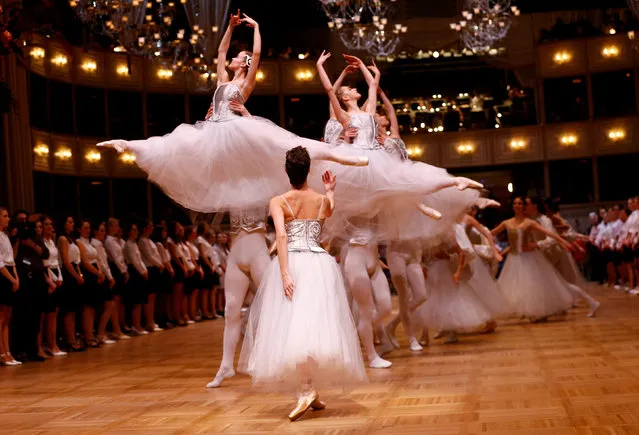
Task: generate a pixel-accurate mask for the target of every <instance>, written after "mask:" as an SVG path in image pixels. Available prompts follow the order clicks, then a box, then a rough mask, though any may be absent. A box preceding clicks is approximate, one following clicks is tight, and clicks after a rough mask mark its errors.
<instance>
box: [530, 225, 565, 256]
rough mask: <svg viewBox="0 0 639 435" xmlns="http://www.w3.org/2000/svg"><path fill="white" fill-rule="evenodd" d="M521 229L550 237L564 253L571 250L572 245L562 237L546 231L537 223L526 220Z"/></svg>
mask: <svg viewBox="0 0 639 435" xmlns="http://www.w3.org/2000/svg"><path fill="white" fill-rule="evenodd" d="M523 229H524V230H529V229H532V230H536V231H539V232H540V233H543V234H545V235H546V236H547V237H550V238H551V239H553V240H555V241H556V242H557V243H559V246H561V247H562V248H563V249H564V251H570V250H572V244H571V243H570V242H569V241H567V240H566V239H564V238H563V237H561V236H560V235H559V234H557V233H556V232H554V231H548V230H547V229H545V228H544V227H542V226H541V225H539V224H538V223H537V221H534V220H532V219H528V220H527V221H526V223H525V224H524V225H523Z"/></svg>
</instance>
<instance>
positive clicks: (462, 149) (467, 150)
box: [457, 143, 475, 156]
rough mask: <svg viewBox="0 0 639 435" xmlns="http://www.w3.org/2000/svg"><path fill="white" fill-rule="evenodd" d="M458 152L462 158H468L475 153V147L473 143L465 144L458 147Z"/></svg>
mask: <svg viewBox="0 0 639 435" xmlns="http://www.w3.org/2000/svg"><path fill="white" fill-rule="evenodd" d="M457 152H458V153H459V154H461V155H462V156H468V155H471V154H472V153H474V152H475V145H474V144H472V143H464V144H459V145H457Z"/></svg>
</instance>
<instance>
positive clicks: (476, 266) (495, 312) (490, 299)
mask: <svg viewBox="0 0 639 435" xmlns="http://www.w3.org/2000/svg"><path fill="white" fill-rule="evenodd" d="M470 267H471V269H472V271H473V274H472V276H471V277H470V279H469V280H468V285H469V286H470V287H471V288H472V289H473V290H474V291H475V294H476V295H477V297H478V298H479V300H481V301H482V302H483V304H484V305H485V306H486V308H488V311H490V314H491V315H492V316H493V318H497V317H508V316H511V315H512V314H514V313H515V311H514V310H513V308H511V307H510V304H509V303H508V301H507V300H506V297H505V296H504V294H503V293H502V292H501V289H500V288H499V285H498V284H497V281H496V280H495V278H493V277H492V275H491V273H490V269H489V266H488V265H487V264H486V262H485V261H484V260H483V259H482V258H481V257H479V256H477V257H475V259H473V260H472V262H471V263H470Z"/></svg>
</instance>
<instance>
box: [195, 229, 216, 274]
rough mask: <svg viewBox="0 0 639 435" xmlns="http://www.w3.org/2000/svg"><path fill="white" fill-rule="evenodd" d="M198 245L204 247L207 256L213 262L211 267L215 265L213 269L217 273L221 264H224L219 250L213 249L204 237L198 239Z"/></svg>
mask: <svg viewBox="0 0 639 435" xmlns="http://www.w3.org/2000/svg"><path fill="white" fill-rule="evenodd" d="M197 243H198V244H201V245H203V246H204V252H205V253H206V256H207V257H208V259H209V261H210V262H211V265H213V268H214V269H215V270H216V271H217V269H218V268H219V267H220V264H222V262H221V259H220V256H219V254H218V252H217V249H215V247H213V246H212V245H211V244H210V243H209V242H208V241H207V240H206V239H205V238H204V237H202V236H199V237H198V238H197Z"/></svg>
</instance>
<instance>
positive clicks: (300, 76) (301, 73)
mask: <svg viewBox="0 0 639 435" xmlns="http://www.w3.org/2000/svg"><path fill="white" fill-rule="evenodd" d="M295 78H296V79H297V80H298V81H300V82H310V81H311V80H313V72H312V71H311V70H309V69H301V70H298V71H297V72H296V73H295Z"/></svg>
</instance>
